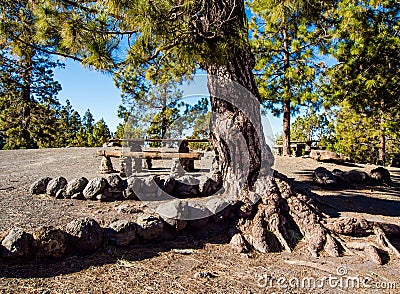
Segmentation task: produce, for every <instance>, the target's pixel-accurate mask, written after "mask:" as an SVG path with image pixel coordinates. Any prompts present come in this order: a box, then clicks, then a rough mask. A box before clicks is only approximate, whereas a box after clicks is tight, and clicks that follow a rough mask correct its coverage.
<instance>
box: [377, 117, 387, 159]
mask: <svg viewBox="0 0 400 294" xmlns="http://www.w3.org/2000/svg"><path fill="white" fill-rule="evenodd" d="M385 123H386V120H385V117H384V116H383V114H382V116H381V119H380V126H379V130H380V132H379V162H378V163H379V164H380V165H385V161H386V134H385Z"/></svg>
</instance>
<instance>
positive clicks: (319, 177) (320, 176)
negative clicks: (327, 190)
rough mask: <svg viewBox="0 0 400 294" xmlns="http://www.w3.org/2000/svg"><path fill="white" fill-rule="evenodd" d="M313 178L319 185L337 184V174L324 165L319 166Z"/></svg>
mask: <svg viewBox="0 0 400 294" xmlns="http://www.w3.org/2000/svg"><path fill="white" fill-rule="evenodd" d="M313 180H314V182H315V183H317V184H318V185H323V186H332V185H335V184H336V179H335V176H334V175H333V174H332V173H331V172H330V171H329V170H327V169H326V168H324V167H318V168H317V169H316V170H315V171H314V173H313Z"/></svg>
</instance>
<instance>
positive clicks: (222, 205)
mask: <svg viewBox="0 0 400 294" xmlns="http://www.w3.org/2000/svg"><path fill="white" fill-rule="evenodd" d="M206 207H207V209H208V210H209V211H210V212H211V214H212V217H211V219H212V221H213V222H216V223H217V222H220V221H223V220H226V219H228V218H229V215H230V213H231V211H232V206H231V205H230V204H229V203H228V202H226V201H225V200H224V199H222V198H219V197H214V198H212V199H210V200H209V201H208V202H207V203H206Z"/></svg>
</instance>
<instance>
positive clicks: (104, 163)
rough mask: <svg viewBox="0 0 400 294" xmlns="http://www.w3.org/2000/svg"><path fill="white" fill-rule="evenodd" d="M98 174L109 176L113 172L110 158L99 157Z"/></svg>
mask: <svg viewBox="0 0 400 294" xmlns="http://www.w3.org/2000/svg"><path fill="white" fill-rule="evenodd" d="M99 172H100V173H102V174H109V173H112V172H114V168H113V165H112V162H111V158H110V157H107V156H102V157H101V161H100V167H99Z"/></svg>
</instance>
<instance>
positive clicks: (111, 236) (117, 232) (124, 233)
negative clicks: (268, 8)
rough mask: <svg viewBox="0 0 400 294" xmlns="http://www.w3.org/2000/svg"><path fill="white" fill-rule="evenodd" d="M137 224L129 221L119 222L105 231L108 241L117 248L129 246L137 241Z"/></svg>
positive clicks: (115, 222) (112, 224) (113, 223)
mask: <svg viewBox="0 0 400 294" xmlns="http://www.w3.org/2000/svg"><path fill="white" fill-rule="evenodd" d="M136 226H137V225H136V224H135V223H134V222H131V221H128V220H117V221H114V222H112V223H111V224H110V225H109V227H108V228H106V229H105V234H106V237H107V240H108V241H109V242H110V243H111V244H113V245H115V246H127V245H129V244H130V243H132V242H133V241H135V240H136Z"/></svg>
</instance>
